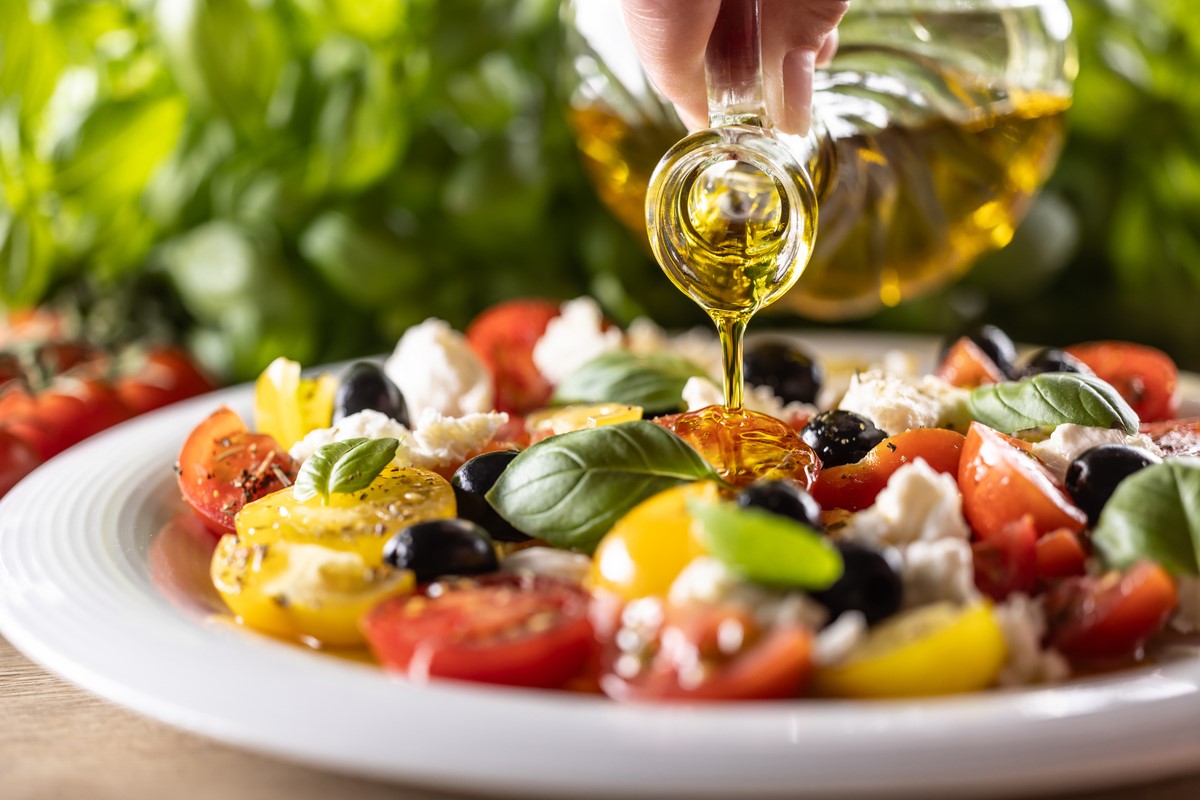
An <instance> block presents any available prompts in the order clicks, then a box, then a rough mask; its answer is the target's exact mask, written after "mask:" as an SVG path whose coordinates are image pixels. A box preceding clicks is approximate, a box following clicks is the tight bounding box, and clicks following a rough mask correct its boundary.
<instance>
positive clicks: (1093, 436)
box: [1033, 423, 1161, 481]
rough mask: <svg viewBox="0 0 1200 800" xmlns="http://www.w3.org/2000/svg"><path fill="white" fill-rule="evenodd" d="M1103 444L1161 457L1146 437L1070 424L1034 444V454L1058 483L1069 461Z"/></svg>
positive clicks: (1058, 428) (1059, 427)
mask: <svg viewBox="0 0 1200 800" xmlns="http://www.w3.org/2000/svg"><path fill="white" fill-rule="evenodd" d="M1104 444H1123V445H1128V446H1129V447H1136V448H1139V449H1141V450H1145V451H1147V452H1149V453H1152V454H1154V455H1161V453H1160V452H1159V450H1158V448H1157V447H1156V446H1155V445H1154V442H1152V441H1150V437H1149V436H1146V435H1145V434H1141V433H1139V434H1137V435H1135V436H1127V435H1126V434H1125V431H1123V430H1120V429H1118V428H1090V427H1087V426H1084V425H1073V424H1071V423H1067V424H1065V425H1059V426H1058V427H1056V428H1055V429H1054V432H1053V433H1051V434H1050V438H1049V439H1046V440H1045V441H1041V442H1037V443H1035V444H1034V445H1033V454H1034V455H1035V456H1037V457H1038V459H1039V460H1040V461H1041V462H1042V463H1043V464H1045V465H1046V467H1047V468H1048V469H1049V470H1050V471H1051V472H1053V473H1054V475H1055V476H1056V477H1057V478H1058V479H1059V480H1060V481H1061V480H1063V478H1064V477H1065V476H1066V474H1067V467H1068V466H1069V465H1070V464H1071V462H1072V461H1074V460H1075V459H1077V458H1079V456H1081V455H1083V454H1084V453H1085V452H1087V451H1088V450H1091V449H1092V448H1093V447H1099V446H1100V445H1104Z"/></svg>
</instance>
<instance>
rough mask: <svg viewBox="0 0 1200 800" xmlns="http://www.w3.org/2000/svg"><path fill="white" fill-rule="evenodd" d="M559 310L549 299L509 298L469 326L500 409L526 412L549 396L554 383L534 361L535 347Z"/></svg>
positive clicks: (544, 402) (471, 341)
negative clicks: (490, 379)
mask: <svg viewBox="0 0 1200 800" xmlns="http://www.w3.org/2000/svg"><path fill="white" fill-rule="evenodd" d="M558 313H559V304H558V303H553V302H550V301H548V300H510V301H508V302H505V303H498V304H497V305H494V306H492V307H491V308H489V309H487V310H486V311H484V312H483V313H482V314H480V315H479V316H478V317H476V318H475V319H474V321H472V322H471V324H470V325H469V326H467V341H468V342H469V343H470V345H471V349H472V350H474V351H475V354H476V355H477V356H479V358H480V359H481V360H482V361H483V363H484V364H486V365H487V367H488V369H490V370H491V372H492V381H493V383H494V386H495V389H496V410H497V411H507V412H509V413H514V412H515V413H524V412H526V411H532V410H533V409H535V408H540V407H542V406H544V405H545V404H546V401H547V400H549V399H550V393H551V391H552V390H553V387H552V386H550V383H549V382H548V381H547V380H546V379H545V378H544V377H542V373H541V372H540V371H539V370H538V368H537V365H536V364H534V363H533V348H534V345H536V344H537V342H538V339H540V338H542V334H543V333H545V332H546V326H547V325H548V324H549V323H550V320H552V319H554V318H555V317H557V316H558Z"/></svg>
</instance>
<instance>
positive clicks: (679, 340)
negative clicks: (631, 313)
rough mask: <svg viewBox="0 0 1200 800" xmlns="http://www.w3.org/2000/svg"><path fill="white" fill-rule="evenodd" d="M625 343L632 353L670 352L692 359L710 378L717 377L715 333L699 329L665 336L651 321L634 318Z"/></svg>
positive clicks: (719, 367) (718, 361)
mask: <svg viewBox="0 0 1200 800" xmlns="http://www.w3.org/2000/svg"><path fill="white" fill-rule="evenodd" d="M625 342H626V343H625V346H626V347H628V348H629V350H630V351H631V352H633V353H639V354H649V353H670V354H671V355H675V356H678V357H680V358H682V359H685V360H687V361H690V362H692V363H693V364H695V365H696V366H697V367H699V368H700V369H701V370H703V371H704V374H705V375H707V376H708V377H709V378H710V379H712V380H714V381H719V380H720V379H721V371H722V365H721V344H720V342H718V341H717V337H716V336H714V335H713V334H712V333H711V332H710V331H707V330H705V329H703V328H693V329H692V330H690V331H687V332H686V333H681V334H679V335H678V336H668V335H667V333H666V331H664V330H663V329H662V328H660V327H658V325H656V324H655V323H654V322H652V321H650V320H649V319H646V318H645V317H638V318H637V319H635V320H634V321H633V322H631V323H630V325H629V329H628V330H627V331H626V333H625Z"/></svg>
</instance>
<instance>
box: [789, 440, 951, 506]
mask: <svg viewBox="0 0 1200 800" xmlns="http://www.w3.org/2000/svg"><path fill="white" fill-rule="evenodd" d="M965 441H966V437H965V436H963V435H962V434H961V433H955V432H954V431H947V430H942V429H940V428H916V429H914V430H911V431H905V432H904V433H900V434H897V435H896V436H889V437H888V438H887V439H884V440H883V441H882V442H880V443H879V444H878V445H876V446H875V447H874V448H873V449H872V450H871V451H870V452H869V453H867V454H866V456H864V457H863V459H862V460H861V461H859V462H858V463H857V464H846V465H844V466H841V467H830V468H827V469H823V470H821V472H820V474H819V475H818V476H817V482H816V483H815V484H813V487H812V495H813V497H814V498H816V500H817V502H818V503H820V504H821V508H824V509H831V508H841V509H845V510H846V511H861V510H863V509H864V508H867V507H868V506H871V505H872V504H874V502H875V498H876V497H877V496H878V495H879V493H880V492H881V491H883V489H884V487H885V486H887V482H888V479H889V478H891V477H892V475H893V473H895V472H896V470H898V469H900V467H902V466H904V465H905V464H908V463H911V462H912V461H914V460H915V459H918V458H921V459H924V461H925V463H926V464H928V465H929V466H930V467H932V468H933V469H935V470H936V471H938V472H944V473H946V474H947V475H954V476H956V475H958V464H959V461H961V460H962V447H963V442H965Z"/></svg>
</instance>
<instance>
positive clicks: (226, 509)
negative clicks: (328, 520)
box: [178, 408, 299, 534]
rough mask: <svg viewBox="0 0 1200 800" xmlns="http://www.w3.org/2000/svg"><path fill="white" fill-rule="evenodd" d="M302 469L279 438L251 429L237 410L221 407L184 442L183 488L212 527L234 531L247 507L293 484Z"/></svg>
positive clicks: (217, 530)
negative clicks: (252, 502)
mask: <svg viewBox="0 0 1200 800" xmlns="http://www.w3.org/2000/svg"><path fill="white" fill-rule="evenodd" d="M298 469H299V466H298V465H297V464H296V462H295V461H293V460H292V457H291V456H290V455H288V452H287V450H284V449H283V448H282V447H280V446H279V444H278V443H277V442H276V441H275V440H274V439H272V438H271V437H270V436H267V435H266V434H262V433H250V432H249V431H248V430H246V424H245V423H244V422H242V420H241V418H240V417H239V416H238V415H237V414H235V413H234V412H233V411H231V410H230V409H228V408H221V409H218V410H217V411H216V412H214V413H213V414H212V416H210V417H208V419H206V420H204V421H203V422H201V423H200V424H199V425H197V426H196V429H195V430H193V431H192V432H191V434H190V435H189V436H188V438H187V441H186V442H184V443H183V449H182V450H181V451H180V452H179V463H178V471H179V489H180V491H182V492H183V499H184V500H186V501H187V504H188V505H189V506H191V507H192V510H193V511H195V512H196V514H197V515H198V516H199V517H200V519H202V520H204V523H205V524H206V525H207V526H208V527H209V529H210V530H212V531H213V532H214V533H219V534H220V533H234V531H235V527H234V524H233V518H234V516H235V515H236V514H237V512H239V511H241V510H242V506H244V505H246V503H249V502H250V501H251V500H257V499H258V498H260V497H265V496H266V495H268V494H271V493H272V492H277V491H279V490H280V489H282V488H284V487H285V486H290V485H291V484H292V482H293V481H295V480H296V472H297V470H298Z"/></svg>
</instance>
